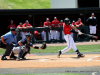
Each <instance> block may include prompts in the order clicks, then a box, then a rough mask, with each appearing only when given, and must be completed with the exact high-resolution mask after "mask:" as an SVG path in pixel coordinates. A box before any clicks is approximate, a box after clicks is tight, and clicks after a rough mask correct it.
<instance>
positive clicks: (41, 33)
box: [38, 21, 44, 40]
mask: <svg viewBox="0 0 100 75" xmlns="http://www.w3.org/2000/svg"><path fill="white" fill-rule="evenodd" d="M39 27H43V24H42V21H40V25H39ZM38 32H39V33H40V37H41V39H42V40H43V38H44V37H43V34H44V32H43V31H38Z"/></svg>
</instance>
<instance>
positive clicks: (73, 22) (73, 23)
mask: <svg viewBox="0 0 100 75" xmlns="http://www.w3.org/2000/svg"><path fill="white" fill-rule="evenodd" d="M71 25H74V26H75V27H76V24H75V20H73V21H72V23H71ZM73 35H74V34H73V33H71V36H72V37H73Z"/></svg>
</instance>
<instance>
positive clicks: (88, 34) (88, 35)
mask: <svg viewBox="0 0 100 75" xmlns="http://www.w3.org/2000/svg"><path fill="white" fill-rule="evenodd" d="M83 35H86V36H89V37H92V38H95V39H98V37H97V36H94V35H90V34H85V33H83Z"/></svg>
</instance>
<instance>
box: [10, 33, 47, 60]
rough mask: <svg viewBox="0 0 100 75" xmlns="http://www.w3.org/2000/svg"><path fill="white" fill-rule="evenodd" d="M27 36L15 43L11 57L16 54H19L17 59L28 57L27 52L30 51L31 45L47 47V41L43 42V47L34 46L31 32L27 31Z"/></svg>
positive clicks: (36, 47)
mask: <svg viewBox="0 0 100 75" xmlns="http://www.w3.org/2000/svg"><path fill="white" fill-rule="evenodd" d="M25 36H26V38H25V39H22V40H20V41H19V42H18V43H17V44H15V45H14V47H13V49H12V53H11V56H10V57H12V56H14V54H18V57H17V59H16V60H17V61H19V60H22V59H23V60H24V59H26V58H25V56H26V54H27V53H29V51H30V47H31V48H34V49H46V43H45V42H44V43H43V44H42V46H41V47H38V46H33V44H32V43H31V42H30V41H31V38H32V35H31V34H30V33H27V34H26V35H25Z"/></svg>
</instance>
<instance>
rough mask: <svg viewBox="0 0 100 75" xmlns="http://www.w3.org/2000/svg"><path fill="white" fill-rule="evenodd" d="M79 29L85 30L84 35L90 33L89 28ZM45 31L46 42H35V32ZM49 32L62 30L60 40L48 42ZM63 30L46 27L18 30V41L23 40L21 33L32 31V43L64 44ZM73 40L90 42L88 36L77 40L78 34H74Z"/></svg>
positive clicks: (61, 28) (82, 27)
mask: <svg viewBox="0 0 100 75" xmlns="http://www.w3.org/2000/svg"><path fill="white" fill-rule="evenodd" d="M78 29H80V30H84V33H86V34H88V33H89V28H88V26H81V27H79V28H78ZM43 30H45V31H46V39H47V40H46V41H44V40H35V37H34V31H43ZM49 30H60V40H52V41H49V40H48V36H47V35H48V31H49ZM62 30H63V27H60V28H53V27H52V28H51V29H49V28H45V27H35V28H29V29H23V30H18V31H17V33H18V37H17V41H19V40H20V39H21V38H20V32H21V31H28V32H29V31H32V34H33V37H32V43H43V42H46V43H57V42H59V43H62V42H65V40H62ZM73 39H74V41H75V42H80V41H89V37H88V36H84V38H77V34H73Z"/></svg>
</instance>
